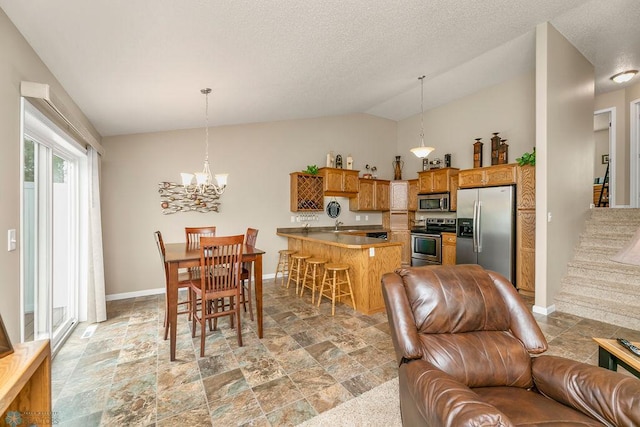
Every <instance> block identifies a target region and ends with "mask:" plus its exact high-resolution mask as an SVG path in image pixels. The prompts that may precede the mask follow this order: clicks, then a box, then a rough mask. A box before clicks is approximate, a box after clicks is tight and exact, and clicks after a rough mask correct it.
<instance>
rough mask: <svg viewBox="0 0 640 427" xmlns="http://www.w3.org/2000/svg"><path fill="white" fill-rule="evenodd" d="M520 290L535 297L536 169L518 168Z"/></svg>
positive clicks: (530, 167) (517, 286)
mask: <svg viewBox="0 0 640 427" xmlns="http://www.w3.org/2000/svg"><path fill="white" fill-rule="evenodd" d="M516 180H517V184H516V193H517V194H516V209H517V213H516V215H517V216H516V288H517V289H518V291H519V292H520V293H522V294H524V295H528V296H534V295H535V290H536V286H535V280H536V271H535V265H536V264H535V256H536V169H535V167H534V166H530V165H527V166H517V168H516Z"/></svg>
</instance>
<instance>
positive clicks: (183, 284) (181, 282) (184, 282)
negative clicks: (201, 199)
mask: <svg viewBox="0 0 640 427" xmlns="http://www.w3.org/2000/svg"><path fill="white" fill-rule="evenodd" d="M153 235H154V237H155V239H156V245H157V246H158V252H159V253H160V260H161V261H162V268H163V269H164V287H165V303H164V339H165V340H166V339H167V337H168V335H169V320H168V319H167V315H168V313H169V299H168V295H169V269H168V268H167V263H166V261H165V257H166V251H165V248H164V240H163V239H162V233H161V232H160V231H154V232H153ZM190 284H191V279H190V276H188V275H186V274H181V275H178V290H179V289H188V288H189V285H190ZM191 301H192V299H191V292H190V291H189V292H187V300H186V301H182V302H178V314H189V320H191ZM193 301H195V300H193ZM181 306H183V307H184V306H186V308H183V309H182V310H181V309H180V307H181Z"/></svg>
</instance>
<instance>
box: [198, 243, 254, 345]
mask: <svg viewBox="0 0 640 427" xmlns="http://www.w3.org/2000/svg"><path fill="white" fill-rule="evenodd" d="M243 242H244V236H243V235H242V234H240V235H237V236H224V237H202V238H201V239H200V269H201V271H202V273H201V275H200V280H199V281H197V280H192V281H191V286H190V290H191V299H192V301H196V299H197V298H200V299H201V303H200V305H199V307H200V309H199V310H198V305H197V304H193V305H192V306H191V316H192V328H191V336H192V337H195V336H196V322H198V323H200V357H204V340H205V334H206V324H207V322H209V325H210V326H211V320H212V319H213V321H214V322H213V325H214V326H213V330H215V329H217V319H218V318H219V317H222V316H229V317H230V319H229V321H230V324H231V327H232V328H233V327H234V318H233V317H234V316H235V318H236V319H235V320H236V321H237V322H236V323H237V324H236V325H235V327H236V329H237V333H238V345H239V346H240V347H242V324H241V322H240V295H241V292H240V288H241V284H240V274H241V268H242V248H243ZM227 298H228V300H229V301H228V302H227V301H226V300H227Z"/></svg>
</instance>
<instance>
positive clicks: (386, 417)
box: [300, 378, 402, 427]
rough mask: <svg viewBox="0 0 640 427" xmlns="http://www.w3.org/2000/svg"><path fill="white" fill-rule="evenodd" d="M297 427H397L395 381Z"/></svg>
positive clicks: (397, 409) (398, 418)
mask: <svg viewBox="0 0 640 427" xmlns="http://www.w3.org/2000/svg"><path fill="white" fill-rule="evenodd" d="M300 426H302V427H314V426H322V427H324V426H332V427H335V426H345V427H346V426H362V427H365V426H367V427H377V426H381V427H382V426H384V427H395V426H398V427H400V426H402V421H401V419H400V402H399V396H398V378H394V379H392V380H389V381H387V382H386V383H384V384H382V385H379V386H378V387H376V388H374V389H371V390H369V391H368V392H366V393H364V394H362V395H360V396H358V397H356V398H354V399H351V400H349V401H348V402H346V403H343V404H342V405H340V406H336V407H335V408H333V409H331V410H329V411H326V412H323V413H322V414H320V415H318V416H317V417H313V418H311V419H310V420H308V421H306V422H304V423H302V424H300Z"/></svg>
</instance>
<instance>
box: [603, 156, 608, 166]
mask: <svg viewBox="0 0 640 427" xmlns="http://www.w3.org/2000/svg"><path fill="white" fill-rule="evenodd" d="M607 163H609V155H608V154H603V155H602V164H603V165H606V164H607Z"/></svg>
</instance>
